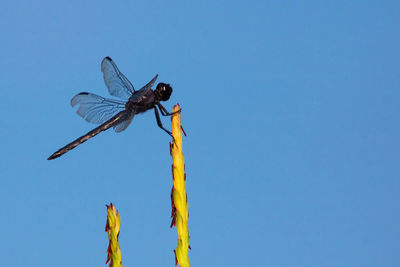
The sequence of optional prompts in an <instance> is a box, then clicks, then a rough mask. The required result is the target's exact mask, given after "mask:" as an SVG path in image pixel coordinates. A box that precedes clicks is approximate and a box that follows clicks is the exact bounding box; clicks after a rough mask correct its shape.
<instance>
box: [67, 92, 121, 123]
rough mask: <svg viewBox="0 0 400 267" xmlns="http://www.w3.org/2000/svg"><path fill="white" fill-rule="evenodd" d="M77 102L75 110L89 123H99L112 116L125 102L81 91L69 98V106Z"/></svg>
mask: <svg viewBox="0 0 400 267" xmlns="http://www.w3.org/2000/svg"><path fill="white" fill-rule="evenodd" d="M77 104H79V107H78V109H77V111H76V113H78V115H79V116H81V117H82V118H84V119H85V120H86V121H88V122H91V123H96V124H100V123H103V122H105V121H107V120H109V119H111V118H112V116H114V115H115V114H117V113H118V112H119V111H121V110H123V109H124V108H125V103H124V102H121V101H118V100H113V99H107V98H104V97H101V96H98V95H95V94H91V93H86V92H82V93H79V94H77V95H76V96H74V97H73V98H72V99H71V106H72V107H74V106H75V105H77Z"/></svg>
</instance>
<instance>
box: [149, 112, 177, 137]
mask: <svg viewBox="0 0 400 267" xmlns="http://www.w3.org/2000/svg"><path fill="white" fill-rule="evenodd" d="M154 114H155V115H156V120H157V125H158V127H160V128H161V129H163V130H164V131H165V132H166V133H167V134H169V135H170V136H171V137H172V138H174V137H173V136H172V133H171V132H170V131H168V130H167V129H165V128H164V126H163V124H162V122H161V119H160V114H159V113H158V110H157V108H156V107H154Z"/></svg>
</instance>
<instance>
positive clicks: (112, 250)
mask: <svg viewBox="0 0 400 267" xmlns="http://www.w3.org/2000/svg"><path fill="white" fill-rule="evenodd" d="M106 206H107V223H106V232H107V233H108V239H109V240H110V243H109V244H108V248H107V261H106V264H107V263H108V262H110V264H109V267H122V261H121V249H120V247H119V243H118V236H119V228H120V227H121V217H120V216H119V212H118V210H116V209H115V206H114V205H113V204H112V203H110V205H106Z"/></svg>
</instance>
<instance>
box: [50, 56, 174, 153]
mask: <svg viewBox="0 0 400 267" xmlns="http://www.w3.org/2000/svg"><path fill="white" fill-rule="evenodd" d="M101 71H102V72H103V76H104V82H105V84H106V86H107V88H108V91H109V93H110V95H112V96H115V97H118V98H121V99H123V100H125V101H119V100H114V99H107V98H103V97H101V96H98V95H95V94H92V93H87V92H82V93H79V94H77V95H76V96H74V97H73V98H72V99H71V105H72V106H73V107H74V106H75V105H77V104H78V105H79V107H78V110H77V113H78V114H79V116H81V117H82V118H84V119H85V120H86V121H88V122H91V123H96V124H101V125H100V126H98V127H96V128H95V129H93V130H91V131H90V132H88V133H87V134H85V135H83V136H81V137H79V138H78V139H76V140H74V141H72V142H71V143H69V144H67V145H66V146H64V147H62V148H60V149H59V150H57V151H56V152H54V153H53V154H52V155H51V156H50V157H49V158H48V160H51V159H55V158H58V157H60V156H62V155H63V154H65V153H66V152H68V151H69V150H71V149H73V148H75V147H76V146H78V145H80V144H82V143H83V142H85V141H87V140H88V139H90V138H92V137H93V136H95V135H97V134H99V133H100V132H102V131H105V130H107V129H109V128H111V127H114V130H115V131H116V132H122V131H123V130H125V129H126V128H127V127H128V126H129V124H130V123H131V122H132V120H133V117H134V116H135V115H136V114H140V113H143V112H145V111H147V110H150V109H154V113H155V116H156V120H157V125H158V126H159V127H160V128H161V129H163V130H164V131H165V132H167V133H168V134H169V135H171V136H172V133H171V132H170V131H168V130H167V129H165V128H164V126H163V124H162V122H161V119H160V115H159V111H158V110H160V112H161V115H163V116H171V115H173V113H169V112H168V111H167V109H166V108H164V106H163V105H162V104H161V103H160V101H167V100H168V99H169V97H170V96H171V94H172V87H171V86H170V85H169V84H166V83H159V84H158V85H157V87H156V89H155V90H153V89H152V88H151V87H152V86H153V85H154V82H155V81H156V79H157V77H158V75H156V76H155V77H154V78H153V79H152V80H151V81H150V82H149V83H148V84H146V85H145V86H143V88H141V89H140V90H137V91H136V90H135V89H134V87H133V85H132V84H131V82H130V81H129V80H128V79H127V78H126V77H125V76H124V75H123V74H122V73H121V72H120V71H119V69H118V68H117V65H116V64H115V63H114V61H113V60H112V59H111V58H110V57H105V58H104V59H103V61H102V62H101ZM178 112H179V111H178Z"/></svg>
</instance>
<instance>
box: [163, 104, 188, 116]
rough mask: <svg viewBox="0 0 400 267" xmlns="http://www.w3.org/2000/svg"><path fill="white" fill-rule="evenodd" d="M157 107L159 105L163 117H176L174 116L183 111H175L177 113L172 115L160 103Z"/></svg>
mask: <svg viewBox="0 0 400 267" xmlns="http://www.w3.org/2000/svg"><path fill="white" fill-rule="evenodd" d="M157 105H158V108H159V109H160V111H161V115H163V116H172V115H174V114H176V113H179V112H181V110H182V109H181V108H180V109H179V110H178V111H175V112H172V113H170V112H168V110H167V109H166V108H164V106H163V105H161V104H160V103H158V104H157Z"/></svg>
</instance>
